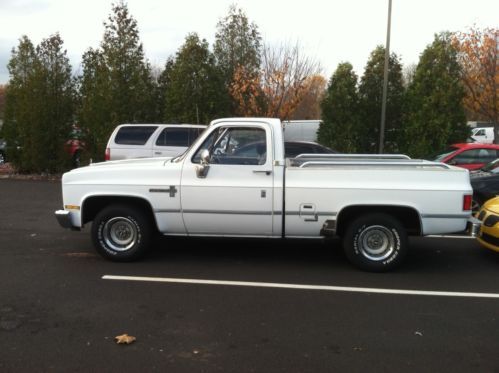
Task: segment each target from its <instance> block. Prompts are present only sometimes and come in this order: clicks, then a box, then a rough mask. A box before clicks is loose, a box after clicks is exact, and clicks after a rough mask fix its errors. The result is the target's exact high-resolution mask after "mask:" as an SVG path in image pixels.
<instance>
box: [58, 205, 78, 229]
mask: <svg viewBox="0 0 499 373" xmlns="http://www.w3.org/2000/svg"><path fill="white" fill-rule="evenodd" d="M55 217H56V218H57V221H58V222H59V225H60V226H61V227H63V228H68V229H72V230H77V231H79V230H80V228H78V227H75V226H74V225H73V223H72V221H71V213H70V212H69V211H66V210H57V211H56V212H55Z"/></svg>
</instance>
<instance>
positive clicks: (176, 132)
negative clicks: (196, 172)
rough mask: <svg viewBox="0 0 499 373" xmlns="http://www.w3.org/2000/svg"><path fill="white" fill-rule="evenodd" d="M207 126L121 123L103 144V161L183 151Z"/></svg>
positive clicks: (172, 153)
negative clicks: (105, 144)
mask: <svg viewBox="0 0 499 373" xmlns="http://www.w3.org/2000/svg"><path fill="white" fill-rule="evenodd" d="M206 127H207V126H205V125H201V124H121V125H119V126H117V127H116V128H115V130H114V131H113V133H112V134H111V137H110V138H109V141H108V142H107V147H106V155H105V160H106V161H116V160H120V159H129V158H151V157H175V156H177V155H179V154H181V153H183V152H184V151H185V150H186V149H187V148H188V147H189V146H191V144H192V143H193V142H194V140H196V139H197V138H198V136H199V135H200V134H201V132H203V131H204V130H205V129H206Z"/></svg>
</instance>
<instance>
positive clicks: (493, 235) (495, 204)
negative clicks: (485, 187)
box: [477, 197, 499, 252]
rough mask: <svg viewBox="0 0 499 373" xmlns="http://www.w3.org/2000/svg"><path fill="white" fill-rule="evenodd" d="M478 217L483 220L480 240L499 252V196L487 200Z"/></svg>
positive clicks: (479, 235) (487, 246) (478, 237)
mask: <svg viewBox="0 0 499 373" xmlns="http://www.w3.org/2000/svg"><path fill="white" fill-rule="evenodd" d="M477 218H478V220H480V221H481V222H482V225H481V227H480V232H479V233H478V236H477V239H478V242H480V244H481V245H482V246H483V247H485V248H487V249H490V250H494V251H498V252H499V224H498V223H499V197H495V198H493V199H491V200H489V201H487V202H486V203H485V204H484V205H483V206H482V208H481V209H480V212H479V213H478V214H477Z"/></svg>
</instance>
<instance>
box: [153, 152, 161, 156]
mask: <svg viewBox="0 0 499 373" xmlns="http://www.w3.org/2000/svg"><path fill="white" fill-rule="evenodd" d="M154 154H156V155H161V154H163V152H154Z"/></svg>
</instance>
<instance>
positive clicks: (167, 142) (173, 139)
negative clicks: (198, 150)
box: [156, 127, 203, 147]
mask: <svg viewBox="0 0 499 373" xmlns="http://www.w3.org/2000/svg"><path fill="white" fill-rule="evenodd" d="M202 131H203V128H190V127H188V128H178V127H172V128H165V129H164V130H163V131H161V133H160V134H159V137H158V139H157V140H156V145H158V146H184V147H187V146H191V144H192V143H193V142H194V140H196V139H197V138H198V136H199V134H200V133H201V132H202Z"/></svg>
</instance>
